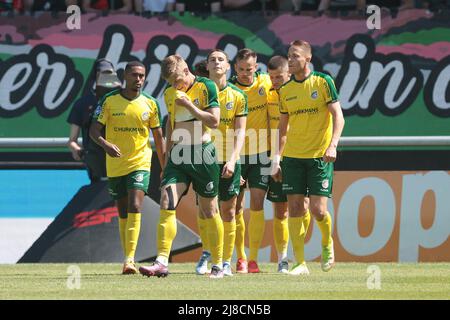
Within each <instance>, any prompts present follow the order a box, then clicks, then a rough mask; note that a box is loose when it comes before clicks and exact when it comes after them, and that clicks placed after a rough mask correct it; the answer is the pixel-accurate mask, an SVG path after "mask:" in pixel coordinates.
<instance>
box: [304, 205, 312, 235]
mask: <svg viewBox="0 0 450 320" xmlns="http://www.w3.org/2000/svg"><path fill="white" fill-rule="evenodd" d="M310 222H311V213H310V212H309V210H308V211H306V213H305V215H304V216H303V228H305V236H306V234H307V233H308V229H309V223H310Z"/></svg>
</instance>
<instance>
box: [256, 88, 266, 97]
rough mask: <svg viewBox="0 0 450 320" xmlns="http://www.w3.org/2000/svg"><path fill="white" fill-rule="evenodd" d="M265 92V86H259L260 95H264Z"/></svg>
mask: <svg viewBox="0 0 450 320" xmlns="http://www.w3.org/2000/svg"><path fill="white" fill-rule="evenodd" d="M265 93H266V91H265V90H264V87H261V88H259V90H258V94H259V95H260V96H263V95H264V94H265Z"/></svg>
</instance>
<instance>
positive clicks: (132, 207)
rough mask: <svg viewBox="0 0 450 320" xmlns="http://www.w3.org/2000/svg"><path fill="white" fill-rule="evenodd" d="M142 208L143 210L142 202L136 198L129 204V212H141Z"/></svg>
mask: <svg viewBox="0 0 450 320" xmlns="http://www.w3.org/2000/svg"><path fill="white" fill-rule="evenodd" d="M141 210H142V203H140V202H139V201H138V200H134V201H132V202H131V203H130V204H129V205H128V211H129V212H133V213H134V212H141Z"/></svg>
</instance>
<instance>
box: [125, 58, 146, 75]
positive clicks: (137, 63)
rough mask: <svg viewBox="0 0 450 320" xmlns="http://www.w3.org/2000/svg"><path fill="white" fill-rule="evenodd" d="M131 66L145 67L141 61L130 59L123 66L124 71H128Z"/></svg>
mask: <svg viewBox="0 0 450 320" xmlns="http://www.w3.org/2000/svg"><path fill="white" fill-rule="evenodd" d="M133 67H141V68H144V69H145V66H144V64H143V63H142V62H140V61H137V60H135V61H130V62H128V63H127V65H126V67H125V72H127V71H130V70H131V68H133Z"/></svg>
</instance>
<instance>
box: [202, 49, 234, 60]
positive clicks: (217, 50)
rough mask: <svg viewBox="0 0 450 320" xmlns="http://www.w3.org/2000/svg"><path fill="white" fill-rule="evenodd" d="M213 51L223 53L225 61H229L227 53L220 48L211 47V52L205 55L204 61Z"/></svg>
mask: <svg viewBox="0 0 450 320" xmlns="http://www.w3.org/2000/svg"><path fill="white" fill-rule="evenodd" d="M214 52H220V53H223V55H224V56H225V58H227V62H230V58H229V57H228V54H227V53H226V52H225V51H223V50H222V49H213V50H211V52H210V53H208V55H207V56H206V62H208V61H209V56H210V55H212V54H213V53H214Z"/></svg>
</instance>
